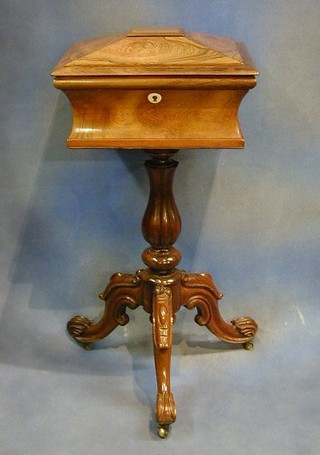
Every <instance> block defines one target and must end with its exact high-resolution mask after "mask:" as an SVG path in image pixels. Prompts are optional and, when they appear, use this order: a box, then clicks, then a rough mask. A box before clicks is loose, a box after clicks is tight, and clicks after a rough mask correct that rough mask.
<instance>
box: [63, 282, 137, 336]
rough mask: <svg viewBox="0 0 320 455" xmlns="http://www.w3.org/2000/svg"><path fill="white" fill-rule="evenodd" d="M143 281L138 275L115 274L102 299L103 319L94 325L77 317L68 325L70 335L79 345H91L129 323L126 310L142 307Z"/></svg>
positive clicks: (83, 318) (81, 317)
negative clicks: (103, 306) (103, 302)
mask: <svg viewBox="0 0 320 455" xmlns="http://www.w3.org/2000/svg"><path fill="white" fill-rule="evenodd" d="M140 293H141V281H140V278H139V276H138V275H137V274H135V275H129V274H121V273H116V274H114V275H113V276H112V277H111V279H110V283H109V284H108V286H107V287H106V289H105V290H104V292H103V293H101V294H100V296H99V297H100V298H101V299H102V300H104V301H105V310H104V314H103V316H102V318H101V319H100V321H98V322H97V323H93V322H92V321H91V320H90V319H88V318H86V317H84V316H75V317H73V318H72V319H71V320H70V321H69V322H68V324H67V330H68V332H69V334H70V335H71V336H72V337H73V338H74V339H75V340H76V341H78V342H79V343H90V342H93V341H97V340H101V339H102V338H104V337H106V336H107V335H109V333H111V332H112V331H113V330H114V329H115V328H116V327H117V326H118V325H125V324H127V323H128V322H129V316H128V315H127V313H126V308H127V307H129V308H131V309H135V308H137V306H138V305H140V302H141V298H140Z"/></svg>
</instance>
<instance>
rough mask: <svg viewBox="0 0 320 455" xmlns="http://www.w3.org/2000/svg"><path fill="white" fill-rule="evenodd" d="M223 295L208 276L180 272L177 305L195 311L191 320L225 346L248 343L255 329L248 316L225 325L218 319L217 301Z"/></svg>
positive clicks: (220, 318)
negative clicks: (179, 298) (179, 290)
mask: <svg viewBox="0 0 320 455" xmlns="http://www.w3.org/2000/svg"><path fill="white" fill-rule="evenodd" d="M222 297H223V295H222V294H221V293H220V292H219V291H218V289H217V288H216V286H215V285H214V283H213V281H212V278H211V276H210V275H209V274H208V273H190V274H188V273H183V274H182V276H181V304H182V305H184V306H185V307H186V308H188V309H189V310H190V309H193V308H196V309H197V312H198V313H197V315H196V317H195V321H196V323H197V324H199V325H202V326H203V325H205V326H206V327H207V328H208V329H209V330H210V332H212V333H213V334H214V335H216V336H217V337H218V338H220V339H221V340H223V341H227V342H228V343H247V342H250V341H251V340H252V339H253V337H254V336H255V334H256V331H257V330H258V326H257V324H256V322H255V321H254V320H253V319H251V318H250V317H247V316H245V317H239V318H236V319H234V320H232V321H231V324H228V323H227V322H226V321H224V319H223V318H222V316H221V314H220V311H219V306H218V301H219V300H220V299H221V298H222Z"/></svg>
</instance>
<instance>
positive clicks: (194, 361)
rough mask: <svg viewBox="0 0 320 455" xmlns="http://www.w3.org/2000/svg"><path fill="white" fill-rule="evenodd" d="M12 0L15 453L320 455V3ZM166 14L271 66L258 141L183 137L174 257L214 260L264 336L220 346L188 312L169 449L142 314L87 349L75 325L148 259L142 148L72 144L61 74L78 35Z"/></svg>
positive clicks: (3, 297) (210, 266) (5, 194)
mask: <svg viewBox="0 0 320 455" xmlns="http://www.w3.org/2000/svg"><path fill="white" fill-rule="evenodd" d="M1 11H2V14H1V18H0V24H1V31H2V51H1V59H0V65H1V101H2V102H1V105H0V115H1V130H2V133H1V138H2V140H1V167H0V174H1V178H0V191H1V193H0V214H1V222H0V241H1V259H0V261H1V262H0V264H1V274H0V286H1V287H0V310H1V320H0V339H1V346H2V348H1V354H0V359H1V366H0V372H1V374H2V377H3V379H2V380H1V382H2V390H1V389H0V401H1V403H2V404H1V406H2V409H4V410H2V411H1V412H2V413H4V432H3V435H1V436H0V440H1V438H2V437H3V446H4V447H5V450H7V451H5V452H3V453H6V454H7V453H8V454H10V455H11V454H20V453H24V454H29V453H30V454H32V455H37V454H43V453H46V455H50V454H52V455H53V454H54V455H56V454H57V453H59V454H64V453H65V454H68V455H69V454H72V453H77V454H78V453H80V454H81V453H86V451H87V450H89V447H90V448H91V449H90V450H91V451H92V452H91V453H92V454H102V453H110V454H111V453H127V450H128V447H127V444H128V441H127V440H123V438H122V437H121V435H122V434H123V433H124V432H126V433H128V439H130V445H129V447H131V449H130V450H131V451H134V453H141V452H143V451H145V453H150V450H159V453H160V450H161V452H162V451H163V450H167V451H169V453H180V452H181V453H185V454H187V453H190V454H191V453H194V450H195V447H198V448H199V447H200V448H201V447H202V453H211V447H212V445H215V447H216V449H217V450H218V451H217V453H219V454H234V453H235V451H237V453H242V452H243V453H246V454H248V453H249V454H255V455H256V454H258V453H259V454H262V453H263V454H267V455H270V454H281V455H283V454H298V453H310V454H311V453H312V454H313V453H314V454H315V453H318V451H319V447H320V440H319V435H318V431H317V424H316V418H318V417H319V412H320V399H319V396H320V393H319V392H320V390H319V385H318V368H317V362H318V360H317V359H319V354H320V343H319V342H320V336H319V323H320V320H319V319H320V318H319V309H318V308H319V275H320V266H319V253H320V239H319V227H320V197H319V191H320V179H319V164H320V158H319V143H320V128H319V114H320V83H319V58H318V54H319V47H320V27H319V25H320V3H319V1H318V0H306V1H304V2H300V1H298V0H290V1H289V0H277V1H274V0H269V1H259V2H254V1H252V0H242V1H241V2H239V1H237V0H210V1H209V0H200V1H198V2H196V1H194V0H184V1H182V0H176V1H173V0H163V1H155V0H150V1H147V0H136V1H134V2H130V1H124V0H118V1H107V0H105V1H103V0H92V1H90V2H89V1H84V0H77V1H75V0H68V1H61V0H56V1H55V2H52V1H49V0H41V1H40V0H29V1H28V2H21V1H17V0H10V1H4V0H3V1H2V2H1ZM157 26H160V27H161V26H179V27H182V28H185V29H186V30H190V31H195V32H196V31H199V32H204V33H209V34H217V35H228V36H232V37H233V38H235V39H236V40H237V41H243V42H245V43H246V45H247V47H248V49H249V51H250V53H251V55H252V56H253V59H254V61H255V63H256V65H257V67H258V69H259V71H260V73H261V74H260V76H259V79H258V85H257V87H256V88H255V89H254V90H252V91H250V93H249V94H248V95H247V96H246V98H245V99H244V101H243V102H242V105H241V108H240V113H239V117H240V122H241V125H242V129H243V133H244V135H245V138H246V148H245V150H240V151H239V150H216V151H212V150H211V151H210V150H205V151H204V150H202V151H187V150H186V151H181V152H179V154H178V155H177V159H178V160H179V161H180V165H179V168H178V170H177V172H176V178H175V195H176V201H177V204H178V206H179V209H180V212H181V215H182V222H183V224H182V226H183V229H182V233H181V235H180V238H179V240H178V242H177V246H178V247H179V249H180V250H181V251H182V254H183V259H182V262H181V265H182V266H183V268H185V269H188V270H190V271H208V272H210V273H211V274H212V275H213V277H214V279H215V282H216V284H217V286H218V288H219V289H221V291H222V292H224V295H225V298H224V302H223V303H222V308H221V309H222V313H223V315H224V317H225V318H226V319H231V318H233V317H234V316H237V315H242V314H248V315H250V316H252V317H254V318H255V319H256V320H257V322H258V323H259V325H260V331H259V335H258V336H257V342H256V349H255V351H254V352H253V353H250V354H248V353H242V351H241V352H240V351H239V350H235V351H234V350H229V351H228V350H227V351H226V350H223V348H221V346H220V345H219V344H218V348H216V350H214V347H213V348H210V347H209V346H210V343H211V341H210V340H212V337H211V336H210V335H209V334H207V333H204V332H203V330H204V329H200V328H199V327H196V326H195V325H193V323H192V316H191V314H187V313H181V314H179V315H178V319H180V322H179V321H178V322H177V325H176V334H177V338H176V341H175V347H176V353H177V356H176V358H175V359H174V362H175V363H176V365H177V366H176V370H174V371H175V372H174V373H173V374H174V376H175V378H174V380H175V383H176V388H177V389H178V390H180V392H177V394H179V393H180V403H179V404H178V411H179V410H180V411H181V416H179V419H180V420H178V421H177V423H176V424H175V426H174V430H173V434H172V437H171V439H169V440H167V441H165V442H162V444H164V446H165V447H166V445H167V447H166V448H165V449H163V448H161V447H160V445H158V446H156V445H154V446H153V445H152V444H157V443H158V441H157V439H156V438H155V436H154V431H153V429H152V424H151V427H150V431H149V430H148V428H147V427H148V424H147V421H148V418H149V419H150V420H151V421H152V406H153V399H154V381H155V379H154V373H153V366H152V362H153V361H152V352H151V351H150V352H149V348H148V347H146V345H148V344H149V342H150V341H149V335H150V327H149V325H148V324H147V322H146V321H147V318H146V315H144V314H142V313H141V315H140V313H139V312H137V313H136V314H134V315H133V314H132V318H131V324H129V325H128V326H127V327H126V328H125V329H118V330H119V332H117V333H115V334H113V335H112V337H113V338H112V339H111V338H110V341H109V340H106V341H105V342H102V346H104V347H105V348H106V349H101V350H100V351H99V350H97V351H95V352H93V353H90V356H91V357H90V358H89V357H88V353H84V352H82V351H81V350H80V349H79V348H77V346H75V345H74V344H72V343H71V342H70V340H68V338H67V336H66V334H65V331H64V330H65V329H64V327H65V322H66V321H67V320H68V319H69V318H70V317H71V316H72V315H74V314H75V313H81V314H87V315H89V316H92V317H95V316H96V315H97V314H98V313H99V312H100V311H101V307H100V304H99V302H98V301H97V294H98V292H99V291H101V290H102V289H103V288H104V286H105V285H106V283H107V280H108V278H109V276H110V275H111V274H112V273H113V272H115V271H122V272H132V271H134V270H135V269H137V268H139V267H141V265H142V262H141V260H140V254H141V251H142V250H143V249H144V248H145V242H144V240H143V239H142V236H141V233H140V223H141V217H142V214H143V211H144V208H145V205H146V202H147V191H148V182H147V177H146V175H145V171H144V169H143V166H142V164H143V162H144V160H145V154H144V153H143V152H142V151H121V152H120V151H116V150H109V151H104V150H78V151H77V150H73V151H70V150H68V149H67V148H66V145H65V140H66V137H67V135H68V131H69V129H70V125H71V111H70V107H69V104H68V101H67V99H66V98H65V97H64V95H63V94H62V93H60V92H59V91H57V90H55V89H54V88H53V86H52V81H51V78H50V72H51V70H52V68H53V67H54V65H55V64H56V62H57V61H58V60H59V58H60V57H61V56H62V54H63V53H64V51H65V50H66V49H67V48H68V47H69V46H70V45H71V43H73V42H75V41H77V40H81V39H85V38H90V37H94V36H97V35H103V34H112V33H118V32H124V31H127V30H130V29H131V28H134V27H157ZM145 337H146V338H145ZM184 339H187V341H188V342H187V344H185V341H184ZM195 339H196V340H198V342H197V343H196V342H193V341H192V340H195ZM112 340H113V341H112ZM139 340H140V344H139ZM212 342H213V341H212ZM103 343H104V344H103ZM110 343H111V344H112V343H113V345H112V346H113V349H109V350H108V349H107V346H108V345H110ZM128 343H129V344H131V347H130V346H128ZM213 344H214V343H213ZM216 346H217V345H216ZM219 350H222V351H223V352H224V354H223V355H220V356H215V355H214V354H215V352H216V351H219ZM226 353H227V354H226ZM183 354H184V360H182V359H181V356H182V355H183ZM204 354H206V355H204ZM223 356H224V357H223ZM250 356H251V357H250ZM248 357H249V358H248ZM107 361H108V362H109V363H108V367H107V366H106V364H104V362H107ZM188 362H189V363H188ZM101 365H105V366H101ZM243 369H244V370H243ZM199 372H201V373H199ZM71 373H76V374H74V375H73V374H71ZM246 385H247V387H246ZM174 391H175V389H174ZM201 394H202V395H201ZM206 394H209V395H206ZM177 396H178V395H177ZM190 396H192V397H193V399H191V398H190ZM201 396H202V398H201ZM204 396H206V398H205V397H204ZM208 396H210V398H208ZM193 400H194V402H193ZM202 401H203V403H202ZM184 402H185V403H186V405H185V407H183V403H184ZM75 403H76V404H75ZM79 403H81V406H79ZM92 403H93V404H92ZM201 403H202V404H201ZM209 404H210V405H209ZM230 404H232V406H231V408H230V406H229V405H230ZM77 406H79V407H80V408H81V410H82V411H80V410H78V409H77ZM128 406H129V409H128V408H127V407H128ZM86 412H87V415H86ZM109 412H110V413H111V414H112V418H111V416H110V414H109ZM130 412H131V413H132V416H131V417H129V415H130ZM144 413H147V417H146V415H145V414H144ZM252 416H254V417H252ZM316 416H317V417H316ZM87 419H89V420H90V419H91V420H90V422H91V423H90V425H89V428H88V427H87V425H86V421H87ZM133 419H134V420H133ZM252 419H253V420H254V422H252ZM179 421H180V424H179ZM102 422H104V424H102ZM204 422H206V423H204ZM241 422H242V423H241ZM66 425H68V430H67V434H66V433H64V429H65V428H66ZM104 425H106V427H107V428H108V431H107V430H106V428H105V427H104ZM179 425H180V426H179ZM35 427H36V428H38V430H35ZM93 427H95V428H99V431H98V430H94V429H93ZM129 427H130V428H129ZM17 428H18V429H19V431H18V430H17ZM213 429H216V432H214V431H213ZM17 431H18V435H17ZM108 432H109V434H108ZM79 435H82V436H81V437H80V439H79ZM111 435H113V436H114V439H111V440H110V436H111ZM115 435H116V436H115ZM82 438H83V440H82ZM108 444H109V446H108ZM107 446H108V447H109V449H108V450H109V451H107V452H106V451H105V448H106V447H107ZM199 450H200V449H199ZM300 450H301V451H300ZM157 453H158V452H157Z"/></svg>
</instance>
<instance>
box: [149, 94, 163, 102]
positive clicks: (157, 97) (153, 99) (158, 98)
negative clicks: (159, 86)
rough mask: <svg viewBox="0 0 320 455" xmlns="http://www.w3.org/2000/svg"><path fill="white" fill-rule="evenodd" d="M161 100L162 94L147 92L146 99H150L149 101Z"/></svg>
mask: <svg viewBox="0 0 320 455" xmlns="http://www.w3.org/2000/svg"><path fill="white" fill-rule="evenodd" d="M161 100H162V96H161V95H160V93H149V95H148V101H150V103H152V104H157V103H160V101H161Z"/></svg>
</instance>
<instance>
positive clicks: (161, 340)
mask: <svg viewBox="0 0 320 455" xmlns="http://www.w3.org/2000/svg"><path fill="white" fill-rule="evenodd" d="M173 321H174V318H173V311H172V293H171V290H170V288H168V287H164V286H162V285H160V286H156V287H155V289H154V292H153V310H152V332H153V347H154V357H155V367H156V376H157V388H158V393H157V399H156V409H155V413H156V419H157V422H158V424H159V425H160V426H162V428H163V425H170V424H171V423H173V422H174V421H175V420H176V405H175V402H174V398H173V394H172V393H171V390H170V363H171V346H172V325H173ZM159 436H161V435H160V434H159ZM161 437H163V436H161Z"/></svg>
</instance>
